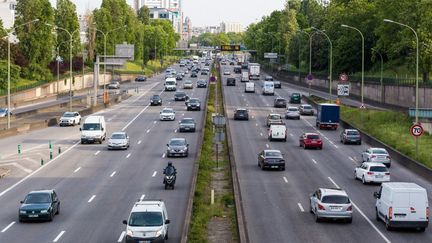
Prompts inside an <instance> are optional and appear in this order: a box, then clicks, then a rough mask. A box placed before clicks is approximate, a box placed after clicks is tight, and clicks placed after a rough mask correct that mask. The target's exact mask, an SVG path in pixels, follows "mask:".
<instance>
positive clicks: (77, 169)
mask: <svg viewBox="0 0 432 243" xmlns="http://www.w3.org/2000/svg"><path fill="white" fill-rule="evenodd" d="M79 170H81V167H78V168H76V169H75V170H74V172H73V173H77V172H78V171H79Z"/></svg>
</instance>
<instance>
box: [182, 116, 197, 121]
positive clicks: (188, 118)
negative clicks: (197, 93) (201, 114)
mask: <svg viewBox="0 0 432 243" xmlns="http://www.w3.org/2000/svg"><path fill="white" fill-rule="evenodd" d="M181 120H182V121H183V120H192V121H193V120H194V119H193V118H191V117H185V118H182V119H181Z"/></svg>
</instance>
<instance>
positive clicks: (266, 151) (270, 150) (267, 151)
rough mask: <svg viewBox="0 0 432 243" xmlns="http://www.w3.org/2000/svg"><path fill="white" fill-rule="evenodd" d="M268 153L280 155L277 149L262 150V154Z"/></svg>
mask: <svg viewBox="0 0 432 243" xmlns="http://www.w3.org/2000/svg"><path fill="white" fill-rule="evenodd" d="M270 152H276V153H282V152H281V151H280V150H277V149H264V153H270Z"/></svg>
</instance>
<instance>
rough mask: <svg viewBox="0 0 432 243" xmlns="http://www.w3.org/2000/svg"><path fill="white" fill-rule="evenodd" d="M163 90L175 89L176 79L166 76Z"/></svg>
mask: <svg viewBox="0 0 432 243" xmlns="http://www.w3.org/2000/svg"><path fill="white" fill-rule="evenodd" d="M164 85H165V91H176V89H177V87H176V86H177V80H176V78H167V79H165V84H164Z"/></svg>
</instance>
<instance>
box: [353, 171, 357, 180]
mask: <svg viewBox="0 0 432 243" xmlns="http://www.w3.org/2000/svg"><path fill="white" fill-rule="evenodd" d="M357 179H358V178H357V172H356V171H354V180H357Z"/></svg>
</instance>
